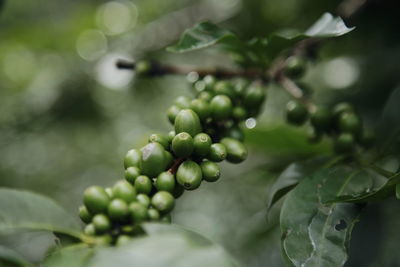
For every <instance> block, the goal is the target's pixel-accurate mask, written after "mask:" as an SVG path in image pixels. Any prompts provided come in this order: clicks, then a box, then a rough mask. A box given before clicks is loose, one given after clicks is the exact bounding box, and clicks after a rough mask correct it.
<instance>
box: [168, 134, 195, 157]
mask: <svg viewBox="0 0 400 267" xmlns="http://www.w3.org/2000/svg"><path fill="white" fill-rule="evenodd" d="M171 148H172V151H173V152H174V154H175V155H176V156H177V157H180V158H187V157H189V156H190V155H191V154H192V153H193V149H194V145H193V138H192V137H191V136H190V134H188V133H186V132H181V133H178V134H177V135H176V136H175V137H174V139H172V145H171Z"/></svg>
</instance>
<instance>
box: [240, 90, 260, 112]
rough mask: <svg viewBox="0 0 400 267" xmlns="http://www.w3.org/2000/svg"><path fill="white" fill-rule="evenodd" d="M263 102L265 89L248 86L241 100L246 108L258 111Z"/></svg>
mask: <svg viewBox="0 0 400 267" xmlns="http://www.w3.org/2000/svg"><path fill="white" fill-rule="evenodd" d="M264 100H265V88H264V87H262V86H260V85H252V86H250V87H249V88H248V89H247V91H246V93H245V95H244V98H243V104H244V105H245V106H246V107H247V108H252V109H258V108H259V107H260V106H261V105H262V103H263V102H264Z"/></svg>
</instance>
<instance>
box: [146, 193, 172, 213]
mask: <svg viewBox="0 0 400 267" xmlns="http://www.w3.org/2000/svg"><path fill="white" fill-rule="evenodd" d="M151 205H152V206H153V207H154V208H155V209H157V210H158V211H159V212H160V213H163V214H165V213H168V212H170V211H171V210H172V209H173V208H174V206H175V199H174V197H173V196H172V195H171V193H169V192H166V191H159V192H157V193H156V194H154V196H153V197H152V199H151Z"/></svg>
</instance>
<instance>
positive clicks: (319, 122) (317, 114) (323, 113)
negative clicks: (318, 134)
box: [310, 107, 332, 131]
mask: <svg viewBox="0 0 400 267" xmlns="http://www.w3.org/2000/svg"><path fill="white" fill-rule="evenodd" d="M310 119H311V124H312V125H313V126H314V128H315V129H316V130H317V131H327V130H330V128H331V126H332V114H331V112H330V110H329V109H328V108H326V107H318V108H317V109H316V110H315V111H314V112H313V113H312V114H311V116H310Z"/></svg>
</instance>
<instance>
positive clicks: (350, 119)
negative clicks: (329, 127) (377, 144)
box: [338, 112, 362, 133]
mask: <svg viewBox="0 0 400 267" xmlns="http://www.w3.org/2000/svg"><path fill="white" fill-rule="evenodd" d="M338 124H339V129H340V131H342V132H348V133H357V132H359V131H360V130H361V126H362V123H361V119H360V117H358V116H357V115H356V114H354V113H352V112H351V113H349V112H344V113H342V114H341V115H340V116H339V123H338Z"/></svg>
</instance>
